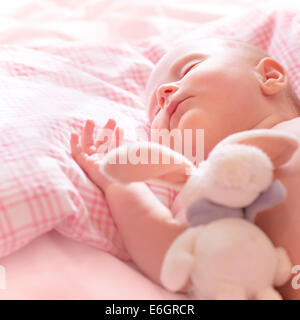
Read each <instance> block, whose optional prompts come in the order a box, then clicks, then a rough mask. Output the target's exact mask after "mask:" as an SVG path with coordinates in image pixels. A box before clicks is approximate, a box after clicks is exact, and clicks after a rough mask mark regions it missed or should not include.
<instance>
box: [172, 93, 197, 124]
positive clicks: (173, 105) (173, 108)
mask: <svg viewBox="0 0 300 320" xmlns="http://www.w3.org/2000/svg"><path fill="white" fill-rule="evenodd" d="M191 97H192V96H188V97H185V98H184V99H181V100H174V101H171V102H170V103H169V104H168V106H167V108H166V110H167V113H168V114H169V117H170V119H171V117H172V115H173V114H174V113H175V112H176V110H177V108H178V106H179V105H180V103H182V102H183V101H185V100H187V99H189V98H191Z"/></svg>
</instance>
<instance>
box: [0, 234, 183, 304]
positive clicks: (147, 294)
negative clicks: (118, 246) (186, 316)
mask: <svg viewBox="0 0 300 320" xmlns="http://www.w3.org/2000/svg"><path fill="white" fill-rule="evenodd" d="M1 265H2V266H3V267H5V270H6V283H5V287H6V289H0V299H182V298H184V296H181V295H178V294H172V293H170V292H167V291H166V290H164V289H163V288H161V287H159V286H158V285H156V284H154V283H153V282H151V281H150V280H148V279H147V278H146V277H144V276H143V275H142V274H141V273H139V271H137V270H136V269H135V267H134V266H133V265H131V264H126V263H124V262H121V261H120V260H119V259H117V258H115V257H114V256H112V255H110V254H108V253H105V252H103V251H101V250H99V249H96V248H93V247H90V246H87V245H85V244H81V243H78V242H75V241H73V240H70V239H68V238H66V237H63V236H62V235H60V234H59V233H57V232H56V231H51V232H48V233H47V234H45V235H43V236H41V237H40V238H38V239H36V240H34V241H33V242H31V243H30V244H29V245H28V246H26V247H25V248H23V249H21V250H19V251H17V252H15V253H14V254H12V255H10V256H8V257H5V258H2V259H1Z"/></svg>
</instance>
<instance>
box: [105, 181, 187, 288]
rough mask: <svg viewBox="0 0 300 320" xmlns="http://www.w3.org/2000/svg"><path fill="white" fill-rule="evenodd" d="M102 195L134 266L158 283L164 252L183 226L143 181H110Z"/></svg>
mask: <svg viewBox="0 0 300 320" xmlns="http://www.w3.org/2000/svg"><path fill="white" fill-rule="evenodd" d="M105 196H106V200H107V203H108V205H109V208H110V210H111V213H112V215H113V218H114V220H115V222H116V224H117V226H118V228H119V231H120V233H121V236H122V238H123V241H124V243H125V246H126V248H127V250H128V252H129V254H130V256H131V257H132V259H133V261H134V262H135V263H136V265H137V266H138V267H139V268H140V269H141V270H142V271H143V272H144V273H145V274H146V275H147V276H148V277H149V278H150V279H152V280H153V281H155V282H157V283H159V284H161V282H160V271H161V266H162V262H163V259H164V256H165V253H166V251H167V250H168V248H169V247H170V245H171V243H172V242H173V241H174V240H175V238H176V237H177V236H178V235H179V234H181V233H182V232H183V231H184V230H185V228H186V226H185V225H184V224H181V223H179V222H178V221H176V220H175V219H174V218H173V217H172V213H171V211H170V210H169V209H168V208H167V207H165V206H164V205H163V204H162V203H161V202H160V201H159V199H157V198H156V196H155V195H154V194H153V193H152V192H151V190H150V189H149V188H148V187H147V185H146V184H145V183H143V182H133V183H130V184H126V185H124V184H115V183H113V184H111V185H110V186H109V187H108V188H107V189H106V190H105Z"/></svg>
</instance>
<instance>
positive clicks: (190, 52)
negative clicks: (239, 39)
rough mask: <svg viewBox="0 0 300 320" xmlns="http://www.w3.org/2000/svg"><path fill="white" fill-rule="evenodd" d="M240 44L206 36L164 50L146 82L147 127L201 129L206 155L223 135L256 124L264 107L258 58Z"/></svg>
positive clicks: (264, 113) (252, 126)
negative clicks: (240, 46) (256, 70)
mask: <svg viewBox="0 0 300 320" xmlns="http://www.w3.org/2000/svg"><path fill="white" fill-rule="evenodd" d="M235 46H238V44H236V45H235ZM243 50H246V49H244V48H243V49H241V50H237V49H236V48H235V49H233V48H232V47H231V46H230V43H229V42H227V40H222V39H208V40H201V41H198V42H197V41H187V42H185V43H184V45H181V46H180V47H177V48H175V49H173V50H171V51H170V52H169V53H167V54H166V55H165V56H164V57H163V58H162V59H161V60H160V61H159V63H158V64H157V66H156V68H155V70H154V72H153V73H152V75H151V76H150V79H149V82H148V85H147V98H148V101H149V104H148V115H149V119H150V122H151V128H152V129H163V128H166V129H168V130H172V129H175V128H179V129H180V130H181V132H182V133H183V130H184V129H192V130H193V133H194V132H195V129H204V142H205V145H204V153H205V158H206V157H207V155H208V153H209V151H210V150H211V149H212V148H213V147H214V146H215V145H216V143H217V142H219V141H220V140H222V139H223V138H224V137H226V136H228V135H229V134H231V133H234V132H238V131H242V130H248V129H251V128H254V127H255V125H256V124H257V123H258V122H259V121H260V120H261V119H263V118H264V116H265V115H266V113H267V110H265V108H264V105H263V99H262V94H261V90H260V88H259V84H258V81H257V74H256V72H255V66H256V62H255V63H254V62H253V59H247V58H245V56H247V54H245V55H244V54H243ZM194 140H195V139H194ZM193 149H195V146H193Z"/></svg>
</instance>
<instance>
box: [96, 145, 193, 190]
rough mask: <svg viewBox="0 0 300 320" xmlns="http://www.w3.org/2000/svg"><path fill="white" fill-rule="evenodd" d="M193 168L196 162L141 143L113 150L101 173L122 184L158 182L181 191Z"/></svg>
mask: <svg viewBox="0 0 300 320" xmlns="http://www.w3.org/2000/svg"><path fill="white" fill-rule="evenodd" d="M193 168H194V165H193V164H192V162H190V161H189V160H188V159H187V158H185V157H184V156H182V155H181V154H180V153H178V152H175V151H173V150H171V149H170V148H168V147H166V146H163V145H160V144H158V143H154V142H137V143H132V144H129V145H123V146H121V147H119V148H116V149H113V150H111V151H110V152H109V153H108V154H107V155H106V156H105V157H104V158H103V160H102V163H101V167H100V170H101V171H102V172H103V173H104V174H105V175H107V176H108V177H110V178H112V179H114V180H116V181H118V182H120V183H130V182H135V181H146V180H149V179H155V180H159V181H161V182H163V183H165V184H168V185H172V186H175V187H179V188H180V187H182V186H183V184H185V182H186V180H187V179H188V178H189V172H190V170H192V169H193Z"/></svg>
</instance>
